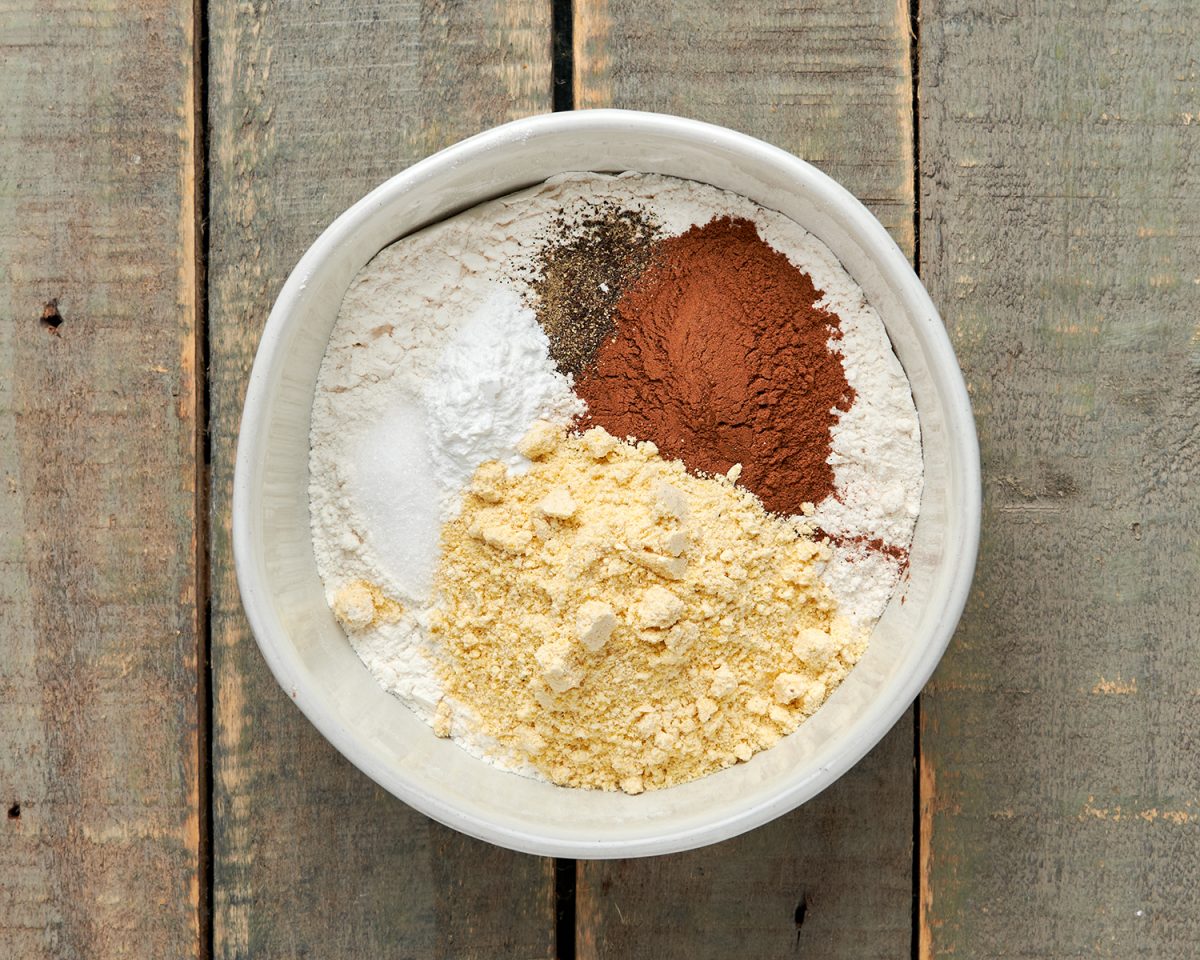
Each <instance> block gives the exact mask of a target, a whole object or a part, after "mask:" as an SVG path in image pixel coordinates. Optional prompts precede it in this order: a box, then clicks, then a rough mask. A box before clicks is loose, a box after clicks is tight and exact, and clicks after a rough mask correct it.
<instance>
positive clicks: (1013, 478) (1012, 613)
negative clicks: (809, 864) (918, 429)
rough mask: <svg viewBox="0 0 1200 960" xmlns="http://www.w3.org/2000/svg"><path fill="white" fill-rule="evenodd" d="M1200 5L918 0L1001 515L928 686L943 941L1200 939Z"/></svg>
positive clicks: (987, 505) (1016, 945) (1164, 949)
mask: <svg viewBox="0 0 1200 960" xmlns="http://www.w3.org/2000/svg"><path fill="white" fill-rule="evenodd" d="M1194 14H1195V10H1194V9H1192V8H1188V7H1187V5H1175V4H1166V3H1140V2H1137V3H1135V2H1132V0H1128V2H1116V3H1110V4H1106V5H1105V6H1104V8H1103V11H1099V10H1095V9H1093V8H1091V7H1089V6H1088V5H1086V4H1085V5H1075V4H1045V3H1032V2H1027V0H1016V2H1005V3H997V2H991V3H979V2H975V0H971V2H965V0H930V2H927V3H922V5H921V30H920V38H921V39H920V51H921V58H920V64H921V68H920V92H921V146H922V151H921V152H922V157H921V251H922V260H923V263H924V266H925V270H924V275H925V278H926V282H927V283H928V284H929V286H930V288H931V290H932V292H933V294H934V299H935V300H936V301H937V302H938V303H939V304H940V306H941V307H942V309H943V312H944V315H945V317H946V320H947V323H948V325H949V327H950V329H951V332H952V334H953V337H954V341H955V345H956V347H957V350H958V352H959V357H960V359H961V362H962V364H963V367H964V370H965V372H966V376H967V381H968V384H969V386H970V389H971V392H972V397H973V400H974V405H975V413H976V418H977V420H978V424H979V431H980V440H981V445H982V452H983V463H984V470H985V488H984V525H983V530H984V535H983V544H982V551H981V555H980V561H979V566H978V571H977V574H976V581H975V589H974V592H973V596H972V600H971V603H970V606H969V609H968V612H967V615H966V618H965V619H964V621H963V624H962V627H961V629H960V630H959V633H958V636H957V637H956V639H955V642H954V644H953V646H952V648H951V650H950V652H949V654H948V656H947V657H946V660H945V661H944V663H943V665H942V667H941V669H940V670H939V672H938V673H937V675H936V677H935V680H934V682H933V684H932V685H931V687H930V688H929V691H928V692H927V694H926V695H925V697H924V699H923V701H922V702H923V708H922V720H923V721H924V726H925V729H924V732H923V735H922V752H923V764H922V777H921V780H922V787H923V789H922V793H923V796H922V804H923V815H922V832H923V847H924V851H923V859H924V861H925V871H924V872H925V881H924V883H923V894H922V904H921V906H922V911H921V913H922V923H921V930H920V946H921V955H922V956H924V957H932V956H941V955H947V954H953V955H954V956H956V957H1016V956H1020V957H1047V958H1049V957H1054V958H1063V957H1082V956H1085V955H1086V956H1089V957H1091V956H1111V957H1134V956H1136V957H1147V958H1157V957H1163V958H1165V957H1184V956H1194V955H1195V953H1196V946H1197V944H1198V943H1200V886H1198V885H1197V883H1196V878H1197V876H1200V765H1198V764H1197V762H1196V733H1195V730H1196V726H1195V717H1196V711H1197V706H1198V704H1200V701H1198V699H1197V698H1198V696H1200V666H1198V665H1197V660H1196V656H1195V647H1196V642H1197V639H1200V637H1198V634H1197V623H1200V599H1198V598H1200V593H1198V591H1197V589H1196V585H1197V583H1200V551H1198V550H1197V546H1198V539H1197V538H1198V534H1200V511H1198V510H1197V506H1196V503H1197V501H1196V493H1195V490H1196V481H1197V479H1198V477H1200V377H1198V373H1200V333H1198V330H1197V325H1196V317H1197V315H1200V269H1198V268H1197V263H1198V262H1200V235H1198V233H1197V230H1196V227H1195V224H1196V223H1197V222H1198V221H1200V165H1197V162H1196V156H1197V154H1198V152H1200V151H1198V147H1200V127H1198V126H1197V125H1196V123H1195V121H1196V119H1197V116H1196V114H1197V109H1198V107H1197V105H1198V103H1200V82H1198V81H1197V69H1198V67H1197V62H1198V61H1200V39H1198V38H1197V36H1196V32H1195V29H1194V28H1195V22H1194V20H1195V17H1194Z"/></svg>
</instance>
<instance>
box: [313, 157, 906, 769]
mask: <svg viewBox="0 0 1200 960" xmlns="http://www.w3.org/2000/svg"><path fill="white" fill-rule="evenodd" d="M602 200H612V201H615V202H617V203H620V204H622V205H624V206H626V207H638V208H641V209H643V210H645V211H646V212H647V213H648V214H650V216H651V217H652V218H654V219H655V220H657V221H658V223H659V224H660V225H661V226H662V229H663V232H664V233H665V234H666V235H674V234H678V233H682V232H683V231H684V230H686V229H688V228H689V227H691V226H694V225H697V224H703V223H707V222H708V221H709V220H711V219H712V218H713V217H717V216H737V217H746V218H748V219H751V220H753V221H754V222H755V223H756V224H757V226H758V229H759V232H760V234H761V235H762V237H763V239H764V240H765V241H767V242H768V243H769V244H770V245H771V246H773V247H774V248H775V249H777V250H779V251H780V252H782V253H784V254H785V255H786V256H787V257H788V258H789V259H790V260H791V261H792V262H793V263H794V264H795V265H796V266H797V267H799V268H800V269H802V270H804V271H806V272H808V273H809V274H811V276H812V278H813V282H814V283H815V285H816V286H817V288H818V289H820V290H822V291H824V300H823V301H822V306H825V307H826V308H828V309H830V310H832V311H833V312H835V313H837V314H838V315H839V317H840V318H841V330H842V340H841V341H840V343H839V344H837V348H838V349H839V350H840V351H841V352H842V354H843V355H844V357H845V364H844V366H845V372H846V379H847V381H848V383H849V384H850V386H851V387H853V388H854V390H855V393H856V400H855V402H854V404H853V406H852V407H851V409H850V410H849V411H848V412H846V413H844V414H842V415H841V418H840V421H839V422H838V424H837V425H836V426H835V427H834V429H833V431H832V441H833V442H832V454H831V457H830V461H829V462H830V463H831V465H832V466H833V469H834V476H835V482H836V486H837V489H838V491H839V499H834V498H829V499H827V500H826V501H824V502H823V503H820V504H817V505H816V506H817V513H816V515H815V517H814V520H815V521H816V522H817V523H818V524H819V525H820V526H821V528H822V529H824V530H825V531H826V532H828V533H829V534H831V535H832V536H833V537H834V538H835V543H834V547H833V553H834V556H833V559H832V561H831V562H830V565H829V568H828V569H827V571H826V574H825V579H826V581H827V582H828V584H829V587H830V589H831V590H832V592H833V593H834V596H835V597H836V598H837V600H838V601H839V604H840V605H841V607H842V608H843V611H844V612H845V613H846V614H847V615H848V616H849V617H850V618H851V619H852V620H853V621H854V622H856V623H857V624H859V625H860V626H864V627H869V626H870V625H871V624H873V623H874V622H875V620H877V619H878V617H879V615H880V614H881V613H882V611H883V609H884V607H885V606H886V605H887V601H888V600H889V598H890V597H891V595H892V593H893V591H894V589H895V586H896V582H897V580H898V578H899V576H900V574H901V572H902V565H901V562H900V561H899V560H897V559H895V558H893V557H891V556H888V555H886V554H884V553H880V552H878V551H873V550H869V549H868V548H867V546H866V545H865V544H866V542H867V541H871V540H876V539H878V540H882V541H883V543H884V544H887V545H893V546H896V547H899V548H907V546H908V543H909V541H910V539H911V536H912V530H913V526H914V524H915V520H916V514H917V509H918V507H919V504H920V497H921V486H922V462H921V446H920V433H919V426H918V422H917V415H916V410H915V408H914V406H913V401H912V397H911V395H910V393H909V389H908V382H907V379H906V378H905V376H904V372H903V370H902V369H901V367H900V364H899V362H898V361H897V360H896V358H895V356H894V355H893V353H892V350H891V346H890V344H889V342H888V339H887V335H886V332H885V331H884V327H883V324H882V322H881V321H880V319H879V316H878V314H877V313H876V312H875V310H874V309H873V308H872V307H871V306H870V305H869V304H867V303H866V302H865V300H864V297H863V294H862V291H861V289H860V288H859V287H858V285H857V284H856V283H855V282H854V281H853V280H852V279H851V278H850V276H849V275H848V274H847V273H846V271H845V269H844V268H843V267H842V266H841V264H840V263H838V262H837V260H836V259H835V258H834V256H833V254H832V253H831V252H830V251H829V249H828V248H827V247H825V245H824V244H823V243H821V242H820V241H819V240H817V239H816V238H815V237H813V236H812V235H811V234H809V233H807V232H806V231H805V230H803V229H802V228H801V227H799V226H798V225H797V224H796V223H794V222H793V221H791V220H789V219H787V218H786V217H784V216H782V215H781V214H778V213H775V212H773V211H769V210H765V209H763V208H761V207H758V206H757V205H756V204H754V203H753V202H751V201H750V200H747V199H746V198H744V197H740V196H736V195H734V194H730V193H727V192H724V191H720V190H717V189H715V188H713V187H710V186H707V185H704V184H698V183H695V182H692V181H686V180H676V179H672V178H667V177H660V176H655V175H641V174H633V175H630V174H624V175H620V176H616V177H613V176H605V175H598V174H567V175H563V176H561V177H557V178H554V179H552V180H550V181H548V182H547V183H545V184H542V185H539V186H537V187H534V188H531V189H530V190H527V191H524V192H523V193H520V194H515V195H513V196H510V197H504V198H501V199H499V200H495V201H492V202H489V203H485V204H482V205H480V206H478V207H475V208H473V209H471V210H468V211H466V212H465V213H463V214H460V215H459V216H457V217H454V218H453V219H451V220H448V221H445V222H443V223H441V224H437V225H435V226H433V227H431V228H429V229H427V230H424V231H421V232H420V233H418V234H415V235H413V236H411V237H407V238H405V239H403V240H401V241H398V242H397V243H395V244H393V245H392V246H390V247H388V248H386V249H385V250H383V251H382V252H381V253H380V254H379V255H378V256H377V257H376V258H375V259H374V260H372V261H371V263H369V264H368V265H367V266H366V267H365V268H364V269H363V271H362V272H361V273H360V274H359V276H358V277H356V278H355V280H354V282H353V284H352V285H351V287H350V289H349V290H348V292H347V294H346V297H345V299H344V300H343V303H342V307H341V311H340V313H339V315H338V319H337V323H336V324H335V326H334V329H333V332H332V334H331V335H330V342H329V347H328V350H327V352H326V356H325V359H324V362H323V363H322V367H321V372H320V376H319V378H318V384H317V393H316V399H315V400H314V404H313V422H312V436H311V440H312V453H311V460H310V469H311V486H310V501H311V512H312V526H313V545H314V550H315V554H316V561H317V567H318V570H319V572H320V574H321V577H322V580H323V582H324V584H325V589H326V593H327V596H328V597H329V599H330V601H331V602H332V600H333V597H334V595H335V594H336V593H337V592H338V591H339V590H340V589H341V588H342V587H344V586H346V585H347V584H350V583H352V582H354V581H357V580H366V581H368V582H371V583H374V584H378V585H379V587H380V588H381V589H382V590H383V591H384V592H385V593H387V594H388V595H390V596H394V597H396V598H397V599H400V600H401V601H403V602H404V604H405V607H406V609H407V612H406V614H405V615H404V617H402V618H401V620H400V621H399V622H397V623H391V624H383V625H380V626H377V627H374V628H371V629H368V630H364V631H360V632H356V633H355V634H354V635H353V636H352V637H351V642H352V643H353V644H354V647H355V650H356V651H357V652H358V654H359V656H360V657H361V658H362V659H363V661H364V663H366V665H367V666H368V667H369V668H370V670H371V671H372V673H373V674H374V675H375V676H376V677H377V678H378V679H379V681H380V683H381V684H382V685H383V686H384V687H385V688H386V689H388V690H390V691H391V692H393V693H395V694H396V695H397V696H399V697H401V699H403V700H405V701H406V702H407V703H408V704H409V705H410V706H412V707H413V709H414V710H415V711H416V712H417V713H418V714H420V715H421V716H423V717H424V718H425V719H427V720H428V719H429V718H430V717H431V715H432V711H433V709H434V707H435V706H436V704H437V702H438V700H439V699H440V697H441V691H440V684H439V682H438V680H437V677H436V674H435V673H434V670H433V668H432V660H433V659H435V658H436V656H437V653H436V651H435V650H433V649H432V647H431V646H430V645H429V643H428V641H427V639H426V631H425V629H424V621H425V617H426V609H427V607H426V604H427V603H428V602H429V599H430V597H429V592H430V586H431V583H432V577H433V572H434V569H435V566H436V561H437V550H438V534H439V530H440V528H441V525H442V523H443V522H444V521H445V520H446V519H448V518H450V517H452V516H454V515H455V513H456V512H457V510H458V509H459V504H460V497H461V492H462V490H463V488H464V485H465V483H466V481H467V480H468V479H469V477H470V475H471V474H472V473H473V471H474V469H475V467H476V466H478V464H479V463H481V462H483V461H484V460H488V459H501V460H504V461H506V462H507V463H508V464H509V465H510V466H511V467H513V468H514V469H517V470H520V469H521V467H522V463H523V458H522V457H521V456H520V455H519V454H518V453H517V451H516V442H517V440H518V439H519V438H520V437H521V436H522V435H523V434H524V433H525V431H526V429H527V428H528V426H529V425H530V424H531V423H532V422H533V421H534V420H535V419H537V418H539V417H543V418H548V419H555V420H560V421H566V420H569V419H570V418H571V417H573V416H574V415H575V414H577V413H579V412H580V410H581V407H580V401H579V400H578V399H577V398H576V397H575V396H574V394H573V393H572V392H571V389H570V384H569V382H568V381H567V380H566V379H565V378H564V377H562V376H561V375H560V374H558V373H557V372H556V371H555V369H554V366H553V363H552V361H551V360H550V358H549V353H548V346H549V345H548V342H547V340H546V337H545V334H544V333H543V332H542V330H541V328H540V327H539V326H538V324H537V321H536V318H535V317H534V314H533V312H532V311H531V310H529V309H527V308H525V307H524V306H522V301H521V295H522V294H525V293H527V292H528V291H527V288H526V287H525V286H524V285H523V281H521V280H520V279H518V278H519V277H522V276H527V275H528V268H529V266H530V264H531V262H532V258H533V256H534V255H535V253H536V250H537V247H538V242H537V241H538V237H539V234H541V233H543V232H545V231H546V230H547V228H548V227H549V226H550V223H551V220H552V219H553V218H554V217H555V216H556V215H559V214H560V213H561V212H562V210H563V208H564V207H570V205H571V204H574V203H580V202H593V201H602ZM454 733H455V738H456V739H458V740H459V741H460V742H463V745H464V746H466V747H467V748H468V749H471V751H472V752H474V753H477V754H480V755H483V754H484V751H485V749H486V744H482V743H479V742H475V741H472V740H470V738H469V735H468V733H467V732H464V731H460V730H459V729H457V728H456V729H455V731H454ZM464 740H465V741H466V742H464ZM485 759H486V757H485Z"/></svg>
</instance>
